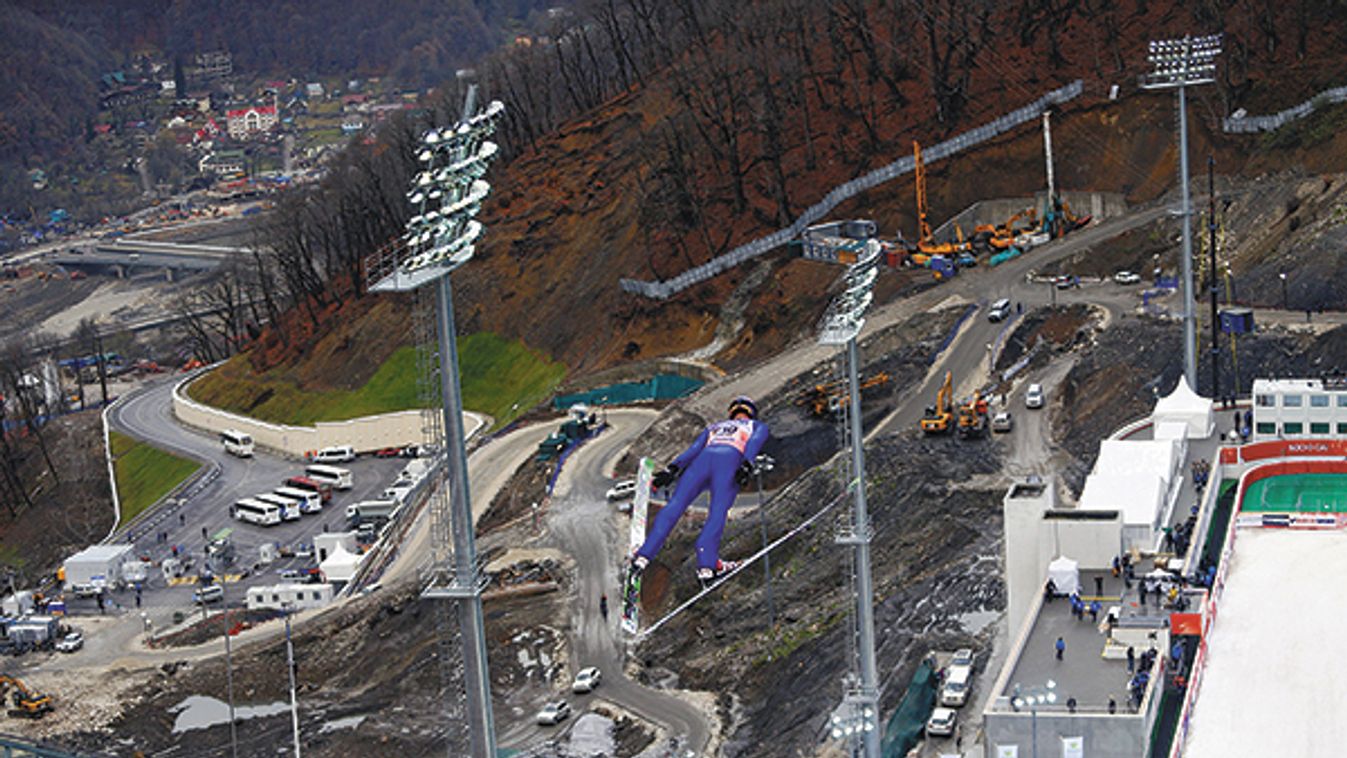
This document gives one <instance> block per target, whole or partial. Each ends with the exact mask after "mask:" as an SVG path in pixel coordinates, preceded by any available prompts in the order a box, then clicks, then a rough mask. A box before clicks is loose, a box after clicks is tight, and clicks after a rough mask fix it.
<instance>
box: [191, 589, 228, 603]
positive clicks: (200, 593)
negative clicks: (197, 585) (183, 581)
mask: <svg viewBox="0 0 1347 758" xmlns="http://www.w3.org/2000/svg"><path fill="white" fill-rule="evenodd" d="M221 600H224V587H221V586H220V585H218V584H208V585H206V586H205V587H202V588H201V589H199V590H197V591H196V592H193V593H192V602H193V603H196V604H197V605H205V604H206V603H218V602H220V601H221Z"/></svg>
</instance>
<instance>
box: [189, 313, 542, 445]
mask: <svg viewBox="0 0 1347 758" xmlns="http://www.w3.org/2000/svg"><path fill="white" fill-rule="evenodd" d="M458 354H459V377H460V383H461V386H462V388H463V405H464V407H466V408H467V409H469V410H473V411H478V412H480V413H486V414H489V415H490V416H491V417H492V418H494V419H496V421H497V423H498V424H505V423H508V422H509V421H511V420H512V419H514V418H515V417H516V416H518V415H519V414H521V413H523V412H524V411H527V410H528V409H529V408H531V407H533V406H534V405H537V404H538V403H540V402H542V401H543V400H545V399H547V397H548V396H549V395H551V393H552V390H553V388H554V387H556V385H557V383H558V382H560V381H561V378H562V377H563V376H565V374H566V367H565V366H564V365H562V364H560V363H553V362H550V361H548V360H546V359H545V358H543V357H542V356H540V355H538V354H537V353H535V352H533V351H532V350H530V349H529V348H528V347H527V346H526V345H524V344H523V343H522V342H518V341H510V340H506V339H504V338H502V337H499V336H497V335H494V334H487V333H480V334H474V335H472V336H469V337H467V338H465V339H463V340H461V341H459V343H458ZM246 366H247V362H246V359H244V358H242V357H237V358H235V359H234V360H233V361H231V362H230V364H227V365H226V366H223V367H221V369H219V370H217V371H214V372H212V373H211V374H208V375H206V376H205V377H203V378H201V379H200V380H198V381H196V382H194V383H193V384H192V385H191V388H190V394H191V395H192V397H193V398H194V399H196V400H198V401H200V402H203V403H207V404H209V405H212V406H215V407H217V408H222V409H224V410H227V411H231V412H234V413H240V414H243V415H246V416H250V417H252V418H255V419H259V420H262V421H269V422H271V423H275V424H293V425H297V426H309V425H312V424H314V423H315V422H318V421H343V420H346V419H352V418H359V417H361V416H371V415H374V414H377V413H391V412H393V411H403V410H408V409H411V408H416V407H418V403H419V395H418V392H417V365H416V348H414V347H402V348H399V349H398V350H397V351H396V352H394V353H393V355H392V356H390V357H389V359H388V360H386V361H384V363H383V365H381V366H379V369H378V371H376V372H374V375H373V376H372V377H370V379H369V381H368V382H366V383H365V385H364V386H363V387H361V388H360V389H358V390H354V391H343V390H329V391H316V390H311V389H304V388H301V387H299V386H297V385H296V384H295V383H294V382H292V381H290V380H289V379H288V378H286V376H285V370H283V369H276V370H273V371H270V372H268V373H266V374H263V375H262V376H260V377H259V376H243V375H241V374H242V373H243V370H244V369H245V368H246Z"/></svg>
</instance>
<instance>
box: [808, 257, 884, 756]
mask: <svg viewBox="0 0 1347 758" xmlns="http://www.w3.org/2000/svg"><path fill="white" fill-rule="evenodd" d="M879 260H880V248H879V242H878V241H876V240H874V239H871V240H869V241H867V242H866V246H865V251H864V252H863V253H861V255H860V256H859V257H858V259H857V261H856V262H855V263H853V264H851V265H850V266H848V267H847V273H846V276H845V279H844V281H845V283H846V291H845V292H843V293H842V296H841V297H839V298H837V299H836V300H834V301H833V302H832V304H831V305H830V306H829V309H828V313H827V314H826V315H825V316H824V321H823V328H822V330H821V333H820V334H819V342H820V343H822V344H824V345H845V346H846V352H847V389H848V391H849V393H850V400H851V403H850V406H851V408H850V422H851V428H850V432H851V435H850V436H851V481H850V482H849V483H848V486H849V487H850V488H851V489H852V491H853V494H854V496H855V501H854V503H853V505H852V515H851V524H850V525H849V526H848V528H847V529H846V530H845V531H844V532H843V533H842V534H839V535H838V537H837V542H838V544H840V545H851V546H852V548H853V549H854V552H855V565H856V574H855V577H854V581H855V584H854V589H855V595H856V598H855V602H856V626H857V635H856V638H857V639H856V657H857V659H858V660H857V661H856V664H857V668H859V678H858V682H857V686H856V687H855V689H854V690H853V691H851V692H848V693H847V696H846V702H849V703H851V704H852V705H853V710H854V711H855V712H856V713H860V714H862V716H863V717H864V718H863V719H862V721H860V722H858V723H859V724H860V726H861V728H860V729H859V730H858V731H852V732H850V733H849V734H848V736H849V737H850V738H851V739H853V740H855V741H856V742H859V743H860V746H861V748H862V754H863V755H864V756H865V758H879V755H880V751H879V737H880V735H879V732H878V730H876V729H875V725H874V719H875V715H876V714H877V713H878V711H879V673H878V670H877V666H876V663H875V619H874V613H875V609H874V589H873V586H872V584H871V579H870V517H869V515H868V514H867V512H866V503H865V437H864V435H863V433H862V430H861V388H860V379H859V378H858V374H859V373H860V351H859V350H857V348H856V337H857V336H859V335H860V333H861V327H863V326H864V325H865V310H866V309H867V308H869V307H870V301H871V300H872V299H874V292H873V291H872V290H873V288H874V286H875V279H876V278H877V277H878V276H879Z"/></svg>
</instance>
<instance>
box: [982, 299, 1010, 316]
mask: <svg viewBox="0 0 1347 758" xmlns="http://www.w3.org/2000/svg"><path fill="white" fill-rule="evenodd" d="M1009 315H1010V300H1009V299H1007V298H1004V297H1003V298H1001V299H1000V300H997V301H996V302H994V303H992V307H991V308H989V309H988V310H987V320H988V321H993V322H995V321H1005V320H1006V317H1007V316H1009Z"/></svg>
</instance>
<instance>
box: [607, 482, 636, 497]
mask: <svg viewBox="0 0 1347 758" xmlns="http://www.w3.org/2000/svg"><path fill="white" fill-rule="evenodd" d="M635 494H636V480H635V479H623V480H622V481H620V482H618V483H617V484H614V485H613V487H612V489H610V490H608V499H609V500H626V499H627V498H629V497H632V496H634V495H635Z"/></svg>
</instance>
